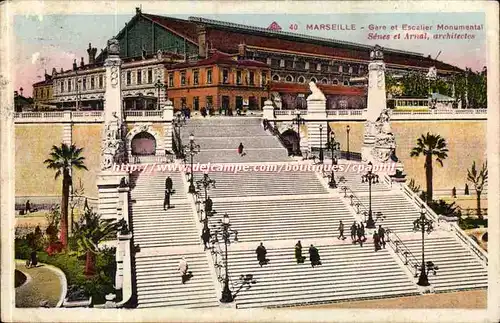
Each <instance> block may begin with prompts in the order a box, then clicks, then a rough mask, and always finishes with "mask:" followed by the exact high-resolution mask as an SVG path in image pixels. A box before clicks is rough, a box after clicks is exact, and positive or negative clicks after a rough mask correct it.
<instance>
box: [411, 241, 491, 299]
mask: <svg viewBox="0 0 500 323" xmlns="http://www.w3.org/2000/svg"><path fill="white" fill-rule="evenodd" d="M426 235H427V234H426ZM403 243H404V244H405V246H407V247H408V249H409V250H410V251H411V253H413V255H414V256H415V257H416V258H417V259H418V260H419V261H421V251H422V243H421V240H420V239H416V240H404V239H403ZM424 247H425V261H432V262H433V263H434V265H436V266H438V267H439V270H438V271H437V273H436V275H433V274H432V273H429V275H428V278H429V282H430V283H431V285H432V286H433V287H434V290H435V291H436V292H449V291H457V290H467V289H477V288H487V287H488V270H487V269H486V268H485V267H484V266H483V265H482V264H481V263H480V262H479V260H478V259H477V258H476V257H475V256H474V255H473V254H472V253H471V251H470V250H467V249H466V248H465V247H464V246H463V245H462V244H460V242H458V241H457V240H456V238H455V237H453V236H449V237H439V238H433V237H432V233H431V235H430V237H425V246H424Z"/></svg>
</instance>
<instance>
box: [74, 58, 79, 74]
mask: <svg viewBox="0 0 500 323" xmlns="http://www.w3.org/2000/svg"><path fill="white" fill-rule="evenodd" d="M77 68H78V66H77V65H76V58H75V59H74V60H73V71H76V70H77Z"/></svg>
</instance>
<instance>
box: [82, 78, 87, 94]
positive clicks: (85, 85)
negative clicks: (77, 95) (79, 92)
mask: <svg viewBox="0 0 500 323" xmlns="http://www.w3.org/2000/svg"><path fill="white" fill-rule="evenodd" d="M82 89H83V90H84V91H85V90H86V89H87V78H86V77H84V78H83V88H82Z"/></svg>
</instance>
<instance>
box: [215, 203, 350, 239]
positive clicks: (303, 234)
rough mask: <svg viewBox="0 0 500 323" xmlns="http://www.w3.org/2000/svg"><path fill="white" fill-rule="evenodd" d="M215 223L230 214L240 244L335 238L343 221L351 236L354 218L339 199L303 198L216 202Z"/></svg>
mask: <svg viewBox="0 0 500 323" xmlns="http://www.w3.org/2000/svg"><path fill="white" fill-rule="evenodd" d="M214 210H216V211H217V212H218V213H217V214H216V215H214V216H213V217H212V219H211V222H212V223H213V221H218V220H219V219H220V218H221V217H222V215H223V214H224V212H227V213H228V214H230V217H231V223H232V226H233V228H235V229H237V230H238V239H239V241H242V242H245V241H269V240H280V239H291V240H298V239H306V238H322V237H323V238H333V237H336V236H338V231H337V228H338V225H339V221H340V220H342V221H343V222H344V225H345V228H346V230H345V232H346V234H347V231H348V227H349V226H350V225H351V224H352V222H353V217H352V215H351V214H350V213H349V210H348V209H347V207H346V206H345V205H344V204H343V203H342V202H341V201H340V199H339V198H338V197H319V198H311V197H306V196H304V197H301V198H294V199H281V200H255V201H242V202H233V201H230V202H229V201H214Z"/></svg>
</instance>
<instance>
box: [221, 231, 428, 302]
mask: <svg viewBox="0 0 500 323" xmlns="http://www.w3.org/2000/svg"><path fill="white" fill-rule="evenodd" d="M346 241H347V240H346ZM316 247H317V248H318V250H319V255H320V257H321V262H322V265H320V266H318V267H315V268H312V267H311V264H310V262H309V261H308V259H309V257H308V256H309V254H308V249H309V246H308V245H305V244H304V245H303V251H302V255H303V256H306V257H307V259H306V261H305V263H303V264H297V263H296V261H295V258H294V244H291V245H290V247H289V248H286V249H284V248H278V249H269V248H268V250H267V258H268V259H269V261H270V262H269V264H267V265H264V266H263V267H260V266H259V264H258V261H257V258H256V254H255V249H249V250H230V253H229V255H230V256H229V268H230V271H229V272H230V278H231V280H232V282H233V284H235V283H236V282H237V281H238V278H239V277H240V276H241V275H246V274H252V275H253V278H254V279H255V281H256V282H255V284H252V285H251V287H250V289H248V290H246V289H245V288H243V289H242V290H241V291H240V292H239V293H238V294H237V296H236V299H235V301H236V304H237V308H252V307H275V306H290V305H304V304H313V303H327V302H337V301H346V300H359V299H365V298H370V299H372V298H377V297H383V298H387V297H401V296H407V295H416V294H418V290H417V288H416V286H415V285H414V284H413V282H412V281H411V280H410V279H409V278H408V276H407V275H406V274H405V272H404V271H403V269H402V268H401V267H400V266H399V265H398V264H397V263H396V262H395V261H394V260H393V258H392V257H391V255H390V254H389V252H388V251H387V249H382V250H380V251H378V252H375V251H374V250H373V248H372V246H371V245H366V246H364V247H359V246H358V245H353V244H351V243H350V242H345V243H343V244H338V245H328V246H321V245H320V246H316Z"/></svg>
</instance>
